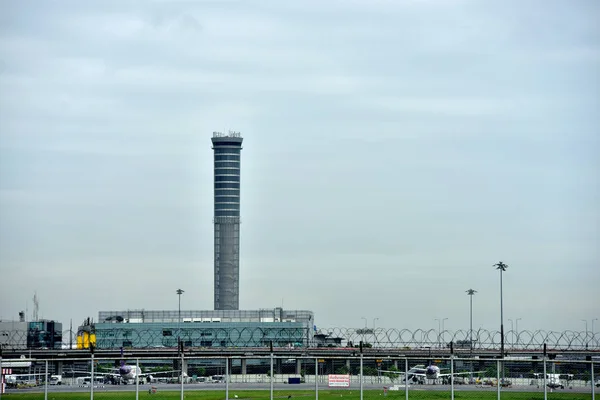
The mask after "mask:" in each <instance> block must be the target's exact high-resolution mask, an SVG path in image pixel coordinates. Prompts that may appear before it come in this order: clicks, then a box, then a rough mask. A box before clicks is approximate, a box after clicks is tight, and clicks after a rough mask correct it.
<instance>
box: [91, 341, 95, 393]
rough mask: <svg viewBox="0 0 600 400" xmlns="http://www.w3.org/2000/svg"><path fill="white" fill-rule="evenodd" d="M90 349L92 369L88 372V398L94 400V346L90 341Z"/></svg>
mask: <svg viewBox="0 0 600 400" xmlns="http://www.w3.org/2000/svg"><path fill="white" fill-rule="evenodd" d="M90 350H91V351H92V369H91V374H90V400H94V347H93V346H92V344H91V343H90Z"/></svg>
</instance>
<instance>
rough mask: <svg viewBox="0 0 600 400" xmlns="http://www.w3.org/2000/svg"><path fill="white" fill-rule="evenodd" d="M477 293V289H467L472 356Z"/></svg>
mask: <svg viewBox="0 0 600 400" xmlns="http://www.w3.org/2000/svg"><path fill="white" fill-rule="evenodd" d="M475 293H477V290H474V289H469V290H467V294H468V295H469V297H470V301H469V303H470V305H471V307H470V313H469V321H470V322H469V332H470V334H469V336H470V337H469V342H470V347H471V357H472V356H473V296H474V295H475Z"/></svg>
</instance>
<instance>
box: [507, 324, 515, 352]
mask: <svg viewBox="0 0 600 400" xmlns="http://www.w3.org/2000/svg"><path fill="white" fill-rule="evenodd" d="M508 322H510V332H511V333H512V337H513V342H514V341H515V330H514V328H515V326H514V325H513V320H512V319H510V318H509V319H508ZM511 347H512V346H511Z"/></svg>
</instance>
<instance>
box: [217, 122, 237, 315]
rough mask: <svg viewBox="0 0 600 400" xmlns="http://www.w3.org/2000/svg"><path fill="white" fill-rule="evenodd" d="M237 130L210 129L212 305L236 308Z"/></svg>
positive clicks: (219, 307)
mask: <svg viewBox="0 0 600 400" xmlns="http://www.w3.org/2000/svg"><path fill="white" fill-rule="evenodd" d="M242 140H243V138H242V137H241V136H240V133H239V132H232V131H229V132H228V133H220V132H213V137H212V144H213V152H214V195H215V210H214V228H215V231H214V235H215V237H214V238H215V239H214V240H215V259H214V262H215V265H214V273H215V280H214V288H215V292H214V296H215V297H214V309H215V310H239V279H240V166H241V159H240V156H241V150H242Z"/></svg>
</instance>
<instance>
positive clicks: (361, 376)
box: [359, 340, 363, 400]
mask: <svg viewBox="0 0 600 400" xmlns="http://www.w3.org/2000/svg"><path fill="white" fill-rule="evenodd" d="M362 351H363V342H362V340H361V341H360V377H359V378H360V400H363V353H362Z"/></svg>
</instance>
